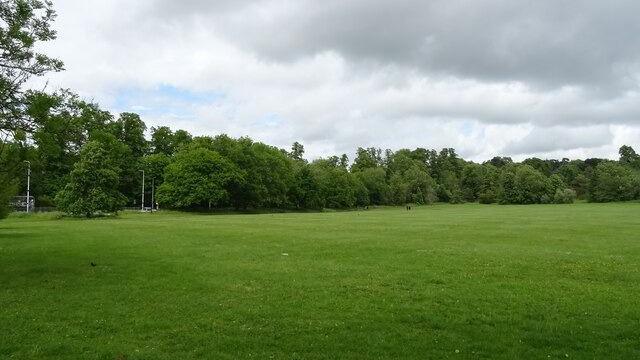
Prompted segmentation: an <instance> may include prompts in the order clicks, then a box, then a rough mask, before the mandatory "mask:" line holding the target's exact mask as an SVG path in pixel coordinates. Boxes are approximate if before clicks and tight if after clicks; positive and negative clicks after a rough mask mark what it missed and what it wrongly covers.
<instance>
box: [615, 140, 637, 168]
mask: <svg viewBox="0 0 640 360" xmlns="http://www.w3.org/2000/svg"><path fill="white" fill-rule="evenodd" d="M619 153H620V163H621V164H624V165H628V166H630V167H632V168H634V169H640V155H638V154H636V152H635V150H633V148H632V147H631V146H628V145H623V146H621V147H620V151H619Z"/></svg>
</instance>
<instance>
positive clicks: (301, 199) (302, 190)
mask: <svg viewBox="0 0 640 360" xmlns="http://www.w3.org/2000/svg"><path fill="white" fill-rule="evenodd" d="M294 172H295V175H294V179H293V184H292V186H291V188H290V189H289V195H288V198H289V201H290V202H291V203H292V205H293V207H295V208H297V209H321V208H322V207H323V206H324V201H323V198H322V194H321V191H320V184H319V183H318V180H317V179H316V177H315V175H314V173H313V172H312V171H311V167H310V166H309V165H307V164H305V163H301V164H297V165H294Z"/></svg>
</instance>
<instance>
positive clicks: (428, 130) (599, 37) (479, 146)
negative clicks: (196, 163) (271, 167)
mask: <svg viewBox="0 0 640 360" xmlns="http://www.w3.org/2000/svg"><path fill="white" fill-rule="evenodd" d="M419 3H420V4H418V3H416V2H413V1H410V0H403V1H399V2H397V4H396V7H390V5H389V4H390V3H386V2H385V3H382V2H381V3H377V4H376V3H371V2H366V3H365V2H362V1H354V2H342V1H328V2H326V3H325V2H321V3H317V2H313V3H311V2H305V1H302V2H292V1H286V0H266V1H239V2H236V1H221V2H206V1H197V0H189V1H184V2H175V1H151V0H144V1H135V2H128V1H127V2H125V1H124V0H113V1H109V2H78V1H72V0H64V1H57V2H56V8H57V9H58V12H59V18H58V22H57V25H56V27H57V28H58V29H59V39H58V40H56V41H55V42H54V43H52V44H49V45H47V47H46V50H47V52H49V53H51V54H52V55H55V56H57V57H59V58H61V59H62V60H64V61H65V63H66V68H67V71H65V72H63V73H60V74H56V75H54V76H52V77H51V78H50V88H51V87H58V86H59V87H69V88H72V89H74V90H76V91H78V92H79V93H80V94H81V95H82V96H84V97H87V98H90V99H95V100H97V101H99V102H100V103H101V104H102V105H103V106H105V107H107V108H109V109H111V110H113V111H125V110H127V111H140V112H142V113H143V115H144V119H145V121H147V122H148V123H149V125H160V124H163V125H170V126H172V127H176V128H178V127H179V128H184V129H187V130H189V131H192V132H193V133H195V134H217V133H221V132H227V133H229V134H231V135H234V136H240V135H249V136H251V137H253V138H255V139H257V140H261V141H265V142H268V143H270V144H274V145H277V146H281V147H288V146H289V144H291V143H292V142H293V141H301V142H303V143H304V144H305V146H306V148H307V150H308V154H309V155H311V156H323V155H332V154H334V153H342V152H347V153H353V151H354V150H355V148H356V147H357V146H379V147H382V148H392V149H397V148H401V147H417V146H421V147H427V148H440V147H455V148H456V149H457V150H458V152H459V153H460V154H462V155H464V156H466V157H468V158H472V159H475V160H484V159H487V158H490V157H492V156H495V155H512V156H516V157H518V158H520V157H526V156H528V155H537V156H541V157H546V156H554V157H563V156H573V155H576V156H608V157H615V156H616V153H617V147H618V146H620V145H622V143H624V142H626V143H629V144H630V145H638V141H639V140H640V137H639V136H627V135H625V134H638V133H639V132H640V130H638V129H640V87H639V85H638V84H639V81H638V80H639V79H640V75H639V74H640V71H639V69H640V65H639V64H640V61H639V60H638V59H639V56H638V51H634V50H633V49H626V50H625V49H624V48H623V47H618V46H614V45H612V44H608V43H607V45H606V46H607V47H605V42H606V41H608V40H610V39H611V38H612V37H613V34H616V33H619V32H621V31H622V28H621V27H620V26H619V25H616V24H614V22H615V21H616V20H618V22H619V23H620V24H629V21H628V20H629V16H630V15H629V14H628V12H629V11H631V10H633V9H634V8H635V7H636V5H635V3H630V2H620V4H616V5H615V6H613V7H612V9H609V10H606V11H605V13H606V14H607V15H608V16H610V17H611V18H610V19H609V20H607V21H604V20H602V19H599V18H595V17H594V14H598V13H599V12H598V11H601V10H602V9H601V6H596V5H594V3H591V4H590V6H585V7H584V8H583V9H582V10H581V11H578V12H577V15H576V17H575V18H574V20H572V21H570V22H568V23H566V22H564V20H565V19H563V18H562V16H561V15H563V14H564V15H567V14H570V13H571V12H570V10H571V7H567V6H560V5H558V6H559V7H561V8H559V9H558V11H559V12H558V13H557V14H555V15H554V13H553V11H549V10H548V9H546V8H545V7H544V6H533V5H532V6H524V7H522V6H515V5H513V4H512V2H511V1H497V0H495V1H484V3H485V4H484V5H487V4H488V3H490V5H492V7H490V8H489V10H488V11H489V13H490V14H493V15H494V17H493V20H492V23H487V22H486V20H482V19H483V17H481V16H480V15H481V14H480V13H478V12H477V11H478V8H477V7H476V6H466V7H461V6H460V4H461V3H460V2H457V1H453V2H441V1H434V2H430V3H429V4H428V5H423V4H424V3H422V2H419ZM546 5H548V6H551V5H549V4H548V3H547V4H546ZM412 6H413V9H414V10H411V9H412ZM559 14H560V15H559ZM485 15H486V14H485ZM483 16H484V15H483ZM354 19H357V20H358V22H356V23H353V20H354ZM429 19H433V21H432V22H430V21H428V20H429ZM465 19H466V20H468V21H466V22H465V21H462V20H465ZM448 21H453V22H452V23H449V22H448ZM454 25H455V26H454ZM452 26H454V27H453V28H452ZM634 26H635V25H634ZM632 27H633V26H632ZM587 28H588V29H589V30H588V34H589V35H592V38H591V40H585V39H582V37H581V36H582V35H581V33H580V31H581V30H584V29H587ZM625 32H628V30H625ZM623 35H624V34H622V33H620V39H623V38H627V39H629V44H628V45H629V47H632V48H633V44H635V42H637V39H636V38H633V37H629V36H627V37H624V36H623ZM632 38H633V39H632ZM432 43H433V44H432ZM434 44H435V45H434ZM419 46H426V48H423V49H422V50H421V49H420V48H419ZM430 46H433V47H430ZM580 57H582V58H584V59H582V58H580ZM568 61H569V62H571V61H574V63H573V64H571V63H568ZM590 70H591V71H592V72H593V74H589V71H590ZM163 86H165V87H166V86H168V87H171V88H175V89H180V90H181V91H184V92H188V93H193V94H198V93H205V94H209V93H216V94H220V96H219V97H215V98H211V99H210V100H209V101H202V100H201V99H200V100H199V101H193V102H189V100H185V99H170V98H169V99H165V98H163V97H158V94H157V91H158V89H161V88H162V87H163ZM129 95H130V96H132V97H135V101H133V100H132V101H127V102H125V105H123V104H122V103H121V101H119V99H120V100H121V98H122V97H123V96H129ZM164 95H166V94H164ZM164 95H163V96H164ZM123 106H124V107H125V108H122V107H123ZM167 108H169V110H166V109H167ZM164 110H166V111H164ZM163 111H164V112H163ZM605 129H606V130H605Z"/></svg>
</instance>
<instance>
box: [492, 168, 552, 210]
mask: <svg viewBox="0 0 640 360" xmlns="http://www.w3.org/2000/svg"><path fill="white" fill-rule="evenodd" d="M554 193H555V189H554V188H553V185H552V183H551V181H550V180H549V178H547V177H545V176H544V175H543V174H542V173H541V172H539V171H538V170H536V169H534V168H533V167H532V166H530V165H510V166H507V167H505V169H503V171H502V174H501V176H500V179H499V187H498V193H497V199H498V201H499V202H500V203H501V204H541V203H549V202H551V200H552V197H553V195H554Z"/></svg>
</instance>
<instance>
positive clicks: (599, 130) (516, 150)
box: [504, 126, 613, 155]
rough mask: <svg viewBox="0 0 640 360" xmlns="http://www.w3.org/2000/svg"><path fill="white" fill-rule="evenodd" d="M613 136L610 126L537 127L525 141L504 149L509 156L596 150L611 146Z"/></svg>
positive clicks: (522, 140)
mask: <svg viewBox="0 0 640 360" xmlns="http://www.w3.org/2000/svg"><path fill="white" fill-rule="evenodd" d="M612 140H613V134H612V132H611V130H610V129H609V127H608V126H590V127H563V126H556V127H550V128H540V127H536V128H533V129H532V130H531V132H529V134H527V135H526V136H525V137H524V138H523V139H521V140H518V141H514V142H512V143H510V144H508V145H507V146H506V147H505V148H504V152H505V153H507V154H513V155H521V154H539V153H548V152H553V151H557V150H564V151H567V150H573V149H579V148H594V147H600V146H606V145H609V144H611V141H612Z"/></svg>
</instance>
